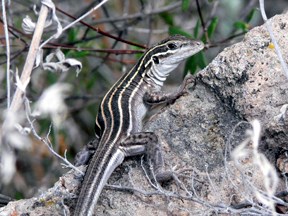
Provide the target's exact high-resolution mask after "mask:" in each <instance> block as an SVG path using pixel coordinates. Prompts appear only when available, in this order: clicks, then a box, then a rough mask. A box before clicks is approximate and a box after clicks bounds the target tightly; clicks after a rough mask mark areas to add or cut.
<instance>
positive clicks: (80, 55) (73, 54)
mask: <svg viewBox="0 0 288 216" xmlns="http://www.w3.org/2000/svg"><path fill="white" fill-rule="evenodd" d="M89 54H90V52H89V51H88V50H82V51H77V50H70V51H69V52H68V53H67V57H69V58H83V57H86V56H87V55H89Z"/></svg>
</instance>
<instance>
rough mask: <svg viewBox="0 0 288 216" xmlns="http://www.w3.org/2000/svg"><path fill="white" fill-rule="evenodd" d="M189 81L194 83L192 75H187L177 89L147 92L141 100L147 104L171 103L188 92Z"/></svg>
mask: <svg viewBox="0 0 288 216" xmlns="http://www.w3.org/2000/svg"><path fill="white" fill-rule="evenodd" d="M191 83H193V84H194V85H195V78H194V77H193V76H192V75H187V76H186V77H185V79H184V80H183V82H182V84H181V86H180V87H179V88H178V90H177V91H175V92H172V93H166V92H162V91H155V92H147V93H146V94H145V95H144V98H143V100H144V102H145V103H147V104H149V105H155V104H161V103H173V102H174V101H175V100H176V99H178V98H179V97H181V96H182V95H184V94H185V93H187V92H188V85H189V84H191Z"/></svg>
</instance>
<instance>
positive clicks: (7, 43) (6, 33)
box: [2, 0, 11, 109]
mask: <svg viewBox="0 0 288 216" xmlns="http://www.w3.org/2000/svg"><path fill="white" fill-rule="evenodd" d="M2 16H3V26H4V32H5V41H6V58H7V63H6V82H7V109H9V107H10V103H11V92H10V91H11V85H10V41H9V32H8V24H7V17H6V4H5V0H2Z"/></svg>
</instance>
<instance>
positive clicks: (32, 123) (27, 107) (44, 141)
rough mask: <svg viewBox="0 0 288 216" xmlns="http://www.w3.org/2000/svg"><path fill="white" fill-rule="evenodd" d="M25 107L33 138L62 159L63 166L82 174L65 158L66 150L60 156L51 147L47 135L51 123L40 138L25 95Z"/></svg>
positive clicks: (50, 128) (49, 131)
mask: <svg viewBox="0 0 288 216" xmlns="http://www.w3.org/2000/svg"><path fill="white" fill-rule="evenodd" d="M25 108H26V118H27V121H28V123H29V125H30V128H31V132H32V134H33V135H34V137H35V138H37V139H38V140H39V141H41V142H42V143H44V144H45V145H46V146H47V147H48V149H49V150H50V152H51V153H52V154H53V155H54V156H56V157H57V158H59V159H60V160H62V161H63V162H64V164H62V165H63V166H64V167H68V168H71V169H74V170H76V171H77V172H78V173H80V174H81V175H84V173H83V172H82V171H81V170H80V169H78V168H77V167H76V166H74V165H73V164H72V163H71V162H70V161H68V160H67V157H66V150H65V152H64V157H62V156H61V155H59V154H58V153H57V152H56V151H55V150H54V149H53V146H52V143H51V141H50V139H49V136H50V133H51V130H52V125H50V126H49V130H48V133H47V135H46V138H42V137H41V136H40V135H39V134H38V133H37V131H36V129H35V127H34V120H31V118H30V113H29V111H30V107H29V100H28V99H27V98H26V97H25Z"/></svg>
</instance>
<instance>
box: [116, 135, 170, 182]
mask: <svg viewBox="0 0 288 216" xmlns="http://www.w3.org/2000/svg"><path fill="white" fill-rule="evenodd" d="M120 149H121V150H122V151H123V152H124V154H125V156H126V157H127V156H134V155H139V154H143V153H146V154H147V157H148V160H149V161H151V163H152V166H153V170H154V174H155V178H156V180H157V181H158V182H163V181H167V180H170V179H171V178H172V177H173V175H172V173H171V172H169V171H165V169H164V160H163V155H162V150H161V145H160V143H159V141H158V137H157V135H156V134H154V133H153V132H140V133H136V134H132V135H130V136H129V137H127V138H126V139H125V140H124V141H123V142H121V144H120Z"/></svg>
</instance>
